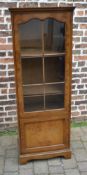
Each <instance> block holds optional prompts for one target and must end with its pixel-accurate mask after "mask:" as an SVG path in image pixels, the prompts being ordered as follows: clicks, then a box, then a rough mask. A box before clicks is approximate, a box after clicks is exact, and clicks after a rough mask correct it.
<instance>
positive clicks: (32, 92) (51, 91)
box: [23, 84, 64, 97]
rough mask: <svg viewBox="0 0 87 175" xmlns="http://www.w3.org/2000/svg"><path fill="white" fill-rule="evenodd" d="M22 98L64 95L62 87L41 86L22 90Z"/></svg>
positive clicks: (52, 85)
mask: <svg viewBox="0 0 87 175" xmlns="http://www.w3.org/2000/svg"><path fill="white" fill-rule="evenodd" d="M23 93H24V96H30V97H31V96H43V95H56V94H64V85H61V84H59V85H58V84H57V85H54V84H51V85H44V84H43V85H41V86H31V87H30V86H26V87H24V88H23Z"/></svg>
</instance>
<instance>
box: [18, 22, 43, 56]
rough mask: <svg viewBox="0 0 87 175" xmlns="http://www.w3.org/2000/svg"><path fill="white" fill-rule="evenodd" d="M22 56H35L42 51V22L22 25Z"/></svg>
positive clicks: (20, 29) (20, 31) (20, 28)
mask: <svg viewBox="0 0 87 175" xmlns="http://www.w3.org/2000/svg"><path fill="white" fill-rule="evenodd" d="M19 34H20V46H21V56H26V57H27V56H33V55H36V54H40V53H41V51H42V39H41V38H42V22H41V21H40V20H38V19H33V20H30V21H28V22H26V23H23V24H20V26H19Z"/></svg>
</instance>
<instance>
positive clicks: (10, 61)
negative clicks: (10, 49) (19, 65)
mask: <svg viewBox="0 0 87 175" xmlns="http://www.w3.org/2000/svg"><path fill="white" fill-rule="evenodd" d="M0 63H14V59H13V58H3V59H2V58H0Z"/></svg>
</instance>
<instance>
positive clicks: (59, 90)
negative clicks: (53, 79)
mask: <svg viewBox="0 0 87 175" xmlns="http://www.w3.org/2000/svg"><path fill="white" fill-rule="evenodd" d="M54 94H64V82H63V83H58V84H46V85H45V95H54Z"/></svg>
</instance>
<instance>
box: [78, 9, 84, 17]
mask: <svg viewBox="0 0 87 175" xmlns="http://www.w3.org/2000/svg"><path fill="white" fill-rule="evenodd" d="M83 15H84V11H83V10H81V11H77V12H76V16H83Z"/></svg>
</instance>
